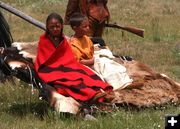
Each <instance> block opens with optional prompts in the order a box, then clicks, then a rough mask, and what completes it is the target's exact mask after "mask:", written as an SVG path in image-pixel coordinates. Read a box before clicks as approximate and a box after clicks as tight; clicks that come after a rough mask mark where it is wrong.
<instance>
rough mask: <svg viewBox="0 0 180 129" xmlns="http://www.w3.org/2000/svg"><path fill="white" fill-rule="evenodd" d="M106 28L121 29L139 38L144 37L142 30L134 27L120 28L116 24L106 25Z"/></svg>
mask: <svg viewBox="0 0 180 129" xmlns="http://www.w3.org/2000/svg"><path fill="white" fill-rule="evenodd" d="M105 26H106V27H111V28H117V29H122V30H126V31H128V32H131V33H133V34H136V35H138V36H140V37H144V29H140V28H136V27H129V26H121V25H118V24H116V23H115V24H106V25H105Z"/></svg>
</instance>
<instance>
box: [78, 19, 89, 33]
mask: <svg viewBox="0 0 180 129" xmlns="http://www.w3.org/2000/svg"><path fill="white" fill-rule="evenodd" d="M88 31H89V21H88V19H86V20H83V21H82V23H81V25H80V26H79V27H77V28H76V29H75V33H76V34H77V35H79V36H83V35H85V34H87V33H88Z"/></svg>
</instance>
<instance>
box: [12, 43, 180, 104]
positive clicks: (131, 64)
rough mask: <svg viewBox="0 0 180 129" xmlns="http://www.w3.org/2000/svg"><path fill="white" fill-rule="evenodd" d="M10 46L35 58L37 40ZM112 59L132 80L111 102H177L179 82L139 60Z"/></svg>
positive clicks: (115, 92) (116, 93)
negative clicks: (123, 68) (121, 66)
mask: <svg viewBox="0 0 180 129" xmlns="http://www.w3.org/2000/svg"><path fill="white" fill-rule="evenodd" d="M12 46H14V47H17V48H18V49H19V50H20V51H25V50H28V52H27V53H28V54H27V53H26V52H25V53H26V56H25V57H26V58H27V57H28V58H33V60H34V59H35V55H36V49H35V48H36V46H37V42H33V43H14V44H12ZM32 46H33V47H32ZM32 52H33V53H32ZM113 60H114V61H116V62H118V63H120V64H122V65H123V66H125V67H126V69H127V73H128V75H129V76H130V78H131V79H133V82H132V84H130V85H128V86H126V87H125V88H124V89H117V90H115V91H114V95H115V98H114V99H113V100H112V103H116V104H117V105H124V104H125V105H133V106H136V107H152V106H155V105H162V104H165V103H169V102H179V100H180V84H179V83H177V82H175V81H174V80H172V79H171V78H169V77H167V76H166V75H164V74H160V73H158V72H156V71H154V70H152V69H151V68H150V67H149V66H147V65H145V64H143V63H141V62H138V61H135V60H131V61H127V60H123V59H122V58H119V57H118V58H117V57H116V58H114V59H113Z"/></svg>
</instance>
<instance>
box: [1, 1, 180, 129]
mask: <svg viewBox="0 0 180 129" xmlns="http://www.w3.org/2000/svg"><path fill="white" fill-rule="evenodd" d="M2 1H3V2H6V3H9V4H10V5H12V6H13V7H15V8H17V9H19V10H21V11H23V12H24V13H26V14H28V15H30V16H32V17H34V18H36V19H38V20H40V21H42V22H45V19H46V17H47V15H48V14H49V13H51V12H58V13H60V14H61V15H62V16H63V17H64V13H65V9H66V5H67V0H38V1H37V0H2ZM108 7H109V10H110V13H111V18H110V22H111V23H113V22H116V23H119V24H122V25H127V26H128V25H130V26H135V27H139V28H143V29H145V38H140V37H137V36H136V35H133V34H131V33H128V32H125V31H122V30H117V29H105V32H104V35H103V38H104V39H105V41H106V43H107V44H108V46H109V47H110V49H111V50H112V51H113V52H114V53H115V54H118V55H130V56H132V57H133V58H134V59H136V60H140V61H142V62H144V63H146V64H148V65H149V66H151V67H152V68H154V69H155V70H156V71H158V72H161V73H165V74H167V75H168V76H170V77H171V78H173V79H174V80H176V81H179V82H180V26H179V21H180V1H179V0H171V1H168V0H158V1H157V0H151V1H149V0H109V3H108ZM1 11H2V12H3V14H4V15H5V17H6V19H7V20H8V23H9V25H10V28H11V32H12V35H13V37H14V40H15V41H35V40H38V39H39V36H40V35H41V34H42V33H43V31H42V30H40V29H38V28H36V27H34V26H33V25H30V24H29V23H27V22H25V21H24V20H22V19H20V18H18V17H17V16H15V15H13V14H10V13H9V12H7V11H4V10H1ZM64 32H65V34H67V35H68V36H70V35H71V34H72V33H73V32H72V31H71V29H70V28H69V27H68V26H65V27H64ZM0 91H1V92H0V129H1V128H2V129H25V128H29V129H40V128H41V129H42V128H43V129H51V128H54V129H73V128H76V129H106V128H107V129H109V128H111V129H119V128H120V129H158V128H160V129H163V128H164V124H165V121H164V119H165V115H166V114H176V113H179V112H180V107H179V105H164V106H161V107H156V108H150V109H142V110H133V109H130V108H129V109H127V108H120V109H119V111H118V112H113V113H110V114H107V115H102V114H97V115H96V117H97V118H98V121H93V122H92V121H84V120H83V119H82V117H74V116H69V117H68V116H64V115H59V114H57V113H56V112H54V111H53V110H51V109H50V108H49V107H48V105H47V103H45V102H43V101H39V100H38V96H37V94H34V95H32V94H31V87H30V86H28V85H27V84H24V83H19V82H16V84H12V83H10V82H7V83H6V84H0Z"/></svg>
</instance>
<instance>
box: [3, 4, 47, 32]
mask: <svg viewBox="0 0 180 129" xmlns="http://www.w3.org/2000/svg"><path fill="white" fill-rule="evenodd" d="M0 7H1V8H3V9H5V10H7V11H9V12H11V13H13V14H15V15H16V16H18V17H20V18H22V19H24V20H25V21H27V22H29V23H31V24H33V25H35V26H37V27H39V28H40V29H43V30H46V26H45V24H44V23H42V22H40V21H38V20H36V19H34V18H32V17H30V16H28V15H27V14H25V13H23V12H21V11H19V10H17V9H15V8H13V7H12V6H10V5H8V4H6V3H4V2H2V1H0Z"/></svg>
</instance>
